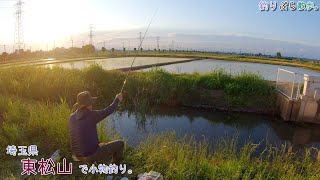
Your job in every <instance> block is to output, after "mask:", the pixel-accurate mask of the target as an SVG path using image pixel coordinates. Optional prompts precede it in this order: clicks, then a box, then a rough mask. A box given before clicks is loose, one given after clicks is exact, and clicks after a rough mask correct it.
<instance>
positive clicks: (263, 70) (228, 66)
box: [45, 57, 320, 81]
mask: <svg viewBox="0 0 320 180" xmlns="http://www.w3.org/2000/svg"><path fill="white" fill-rule="evenodd" d="M187 59H188V58H167V57H137V58H136V61H135V63H134V66H141V65H150V64H157V63H162V62H177V61H182V60H187ZM132 60H133V57H122V58H108V59H95V60H84V61H75V62H67V63H58V64H49V65H45V66H47V67H53V66H60V67H63V68H69V69H83V68H86V67H89V66H90V65H92V64H99V65H101V66H102V67H103V68H104V69H106V70H112V69H118V68H124V67H130V65H131V63H132ZM161 68H162V69H165V70H167V71H170V72H174V73H194V72H198V73H208V72H211V71H213V70H217V69H222V70H224V71H226V72H228V73H231V74H239V73H242V72H251V73H255V74H258V75H260V76H262V77H263V78H264V79H266V80H271V81H275V80H276V78H277V71H278V68H282V69H287V70H290V71H293V72H296V73H300V74H309V75H312V76H320V73H318V72H315V71H311V70H306V69H303V68H297V67H291V66H280V65H272V64H260V63H250V62H236V61H223V60H214V59H204V60H199V61H192V62H186V63H178V64H171V65H166V66H161ZM148 70H150V68H149V69H145V70H144V71H148Z"/></svg>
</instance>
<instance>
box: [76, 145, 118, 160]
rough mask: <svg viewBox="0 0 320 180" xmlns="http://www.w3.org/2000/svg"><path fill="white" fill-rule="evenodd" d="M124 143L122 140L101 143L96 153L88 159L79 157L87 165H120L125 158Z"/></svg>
mask: <svg viewBox="0 0 320 180" xmlns="http://www.w3.org/2000/svg"><path fill="white" fill-rule="evenodd" d="M123 148H124V142H123V141H121V140H117V141H111V142H108V143H99V146H98V148H97V150H96V152H95V153H94V154H93V155H91V156H88V157H77V158H78V159H79V160H80V161H82V162H86V163H95V162H97V163H109V162H110V161H111V163H114V164H118V165H119V164H120V161H121V160H122V156H123Z"/></svg>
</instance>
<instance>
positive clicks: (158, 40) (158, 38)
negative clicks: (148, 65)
mask: <svg viewBox="0 0 320 180" xmlns="http://www.w3.org/2000/svg"><path fill="white" fill-rule="evenodd" d="M159 44H160V37H159V36H157V49H158V50H159V49H160V48H159Z"/></svg>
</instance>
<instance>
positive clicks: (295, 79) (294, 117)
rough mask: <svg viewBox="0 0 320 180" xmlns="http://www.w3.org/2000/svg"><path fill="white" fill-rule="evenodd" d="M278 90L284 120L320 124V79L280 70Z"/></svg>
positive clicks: (281, 114)
mask: <svg viewBox="0 0 320 180" xmlns="http://www.w3.org/2000/svg"><path fill="white" fill-rule="evenodd" d="M284 74H286V75H284ZM284 77H286V78H287V80H284V79H285V78H284ZM288 77H289V78H288ZM288 79H289V80H288ZM302 87H303V88H302ZM276 89H277V107H278V109H279V111H280V112H279V113H280V116H281V117H282V118H283V120H285V121H294V122H307V123H317V124H320V77H315V76H309V75H307V74H304V75H301V74H297V73H294V72H290V71H286V70H283V69H279V70H278V78H277V87H276ZM301 91H302V92H301Z"/></svg>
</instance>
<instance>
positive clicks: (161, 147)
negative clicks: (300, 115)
mask: <svg viewBox="0 0 320 180" xmlns="http://www.w3.org/2000/svg"><path fill="white" fill-rule="evenodd" d="M0 101H1V102H2V103H3V104H2V106H1V109H0V112H1V113H3V114H4V116H3V119H2V121H1V127H0V145H1V149H5V147H6V146H7V145H9V144H15V145H30V144H36V145H37V146H38V148H39V151H40V154H39V157H37V158H36V159H40V158H41V157H45V158H48V157H49V156H50V155H51V154H52V153H53V152H54V151H55V150H56V149H61V150H62V153H61V154H62V155H63V156H64V157H66V158H67V159H68V161H72V159H71V152H70V142H69V131H68V118H69V115H70V113H71V112H72V111H71V109H70V107H69V105H68V104H67V103H66V101H63V100H61V101H60V102H57V103H55V102H39V101H34V100H30V99H29V100H28V99H23V98H20V97H16V96H6V97H5V96H2V95H0ZM105 123H106V121H102V122H101V123H99V127H98V131H99V139H100V141H101V142H106V141H109V140H112V139H114V138H116V137H108V136H107V134H106V128H104V127H105ZM237 143H238V142H237V136H236V135H235V136H234V137H229V138H228V137H227V138H221V139H218V140H216V141H215V143H214V146H213V147H211V146H209V145H208V141H207V140H205V139H204V140H203V141H201V142H196V141H195V139H194V138H192V137H187V136H186V137H184V138H180V139H178V138H177V136H176V135H175V133H174V132H172V133H166V134H161V135H158V136H150V137H149V138H148V139H147V140H146V141H144V142H141V143H140V144H139V145H138V146H137V147H136V148H132V147H126V150H125V157H124V162H123V163H126V164H127V167H128V168H131V169H132V170H133V172H134V174H133V175H132V176H131V177H133V176H136V175H137V174H139V173H142V172H149V171H151V170H155V171H158V172H160V173H162V174H163V175H164V177H165V179H319V178H320V163H319V162H318V161H316V160H314V159H312V158H311V153H310V152H311V150H312V149H306V150H305V152H306V153H305V155H304V156H302V157H300V158H297V157H296V156H294V154H293V153H291V152H290V151H288V147H285V146H282V147H278V148H276V147H272V146H270V147H268V148H266V149H265V151H264V152H263V153H261V155H260V156H252V155H253V152H255V150H256V148H257V147H258V146H259V145H258V144H253V143H251V142H250V141H249V142H247V144H245V145H244V146H242V147H241V149H240V150H237ZM209 149H211V150H210V151H209ZM316 151H317V150H316ZM0 158H1V160H2V162H1V165H0V178H1V179H5V178H11V179H20V175H19V173H21V169H20V168H19V167H20V165H21V163H20V162H19V160H20V158H21V157H20V158H19V157H13V156H9V155H6V154H5V152H2V153H1V155H0ZM37 177H38V178H40V176H37ZM42 178H44V179H49V178H50V177H47V178H45V177H42ZM56 178H59V177H56ZM60 178H63V176H62V177H60ZM64 178H66V177H64ZM68 178H70V177H68ZM80 178H81V179H104V176H99V175H88V176H84V175H82V174H81V173H80V170H79V169H78V168H77V167H76V165H75V169H74V176H73V177H72V179H80Z"/></svg>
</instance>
